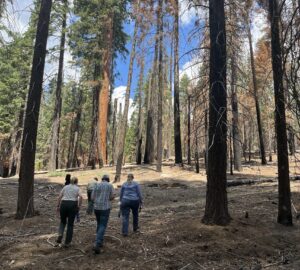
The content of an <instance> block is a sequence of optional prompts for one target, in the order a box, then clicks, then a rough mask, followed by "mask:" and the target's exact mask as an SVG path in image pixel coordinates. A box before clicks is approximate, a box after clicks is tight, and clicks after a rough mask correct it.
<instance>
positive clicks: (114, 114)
mask: <svg viewBox="0 0 300 270" xmlns="http://www.w3.org/2000/svg"><path fill="white" fill-rule="evenodd" d="M117 113H118V99H117V98H116V99H115V100H114V112H113V123H112V140H111V157H112V160H111V165H114V156H115V148H116V145H115V144H116V134H117Z"/></svg>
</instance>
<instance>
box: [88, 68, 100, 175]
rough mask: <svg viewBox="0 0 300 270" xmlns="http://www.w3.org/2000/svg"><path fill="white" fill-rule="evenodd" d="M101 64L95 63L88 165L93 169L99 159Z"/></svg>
mask: <svg viewBox="0 0 300 270" xmlns="http://www.w3.org/2000/svg"><path fill="white" fill-rule="evenodd" d="M100 70H101V67H100V64H95V67H94V81H95V83H96V85H95V86H94V88H93V112H92V125H91V140H90V147H89V157H88V166H91V167H92V169H95V168H96V163H97V161H98V160H99V156H100V155H99V143H98V140H99V136H98V123H99V121H98V116H99V93H100V78H99V76H100Z"/></svg>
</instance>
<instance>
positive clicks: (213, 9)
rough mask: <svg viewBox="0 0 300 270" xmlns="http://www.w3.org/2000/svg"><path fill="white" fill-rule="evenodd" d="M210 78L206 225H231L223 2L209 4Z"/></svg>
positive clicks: (219, 0)
mask: <svg viewBox="0 0 300 270" xmlns="http://www.w3.org/2000/svg"><path fill="white" fill-rule="evenodd" d="M209 26H210V27H209V30H210V74H209V84H210V92H209V149H208V168H207V191H206V205H205V214H204V217H203V219H202V221H203V222H204V223H205V224H218V225H226V224H228V223H229V222H230V219H231V218H230V216H229V213H228V201H227V191H226V182H227V179H226V167H227V166H226V160H227V157H226V155H227V144H226V135H227V101H226V98H227V96H226V30H225V13H224V0H210V1H209Z"/></svg>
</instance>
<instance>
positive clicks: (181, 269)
mask: <svg viewBox="0 0 300 270" xmlns="http://www.w3.org/2000/svg"><path fill="white" fill-rule="evenodd" d="M190 265H191V263H189V264H187V265H186V266H183V267H182V268H180V269H179V270H183V269H185V268H187V267H189V266H190Z"/></svg>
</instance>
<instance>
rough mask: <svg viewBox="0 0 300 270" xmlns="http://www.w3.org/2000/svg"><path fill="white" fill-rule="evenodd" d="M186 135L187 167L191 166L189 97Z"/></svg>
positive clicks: (189, 100) (189, 98) (189, 99)
mask: <svg viewBox="0 0 300 270" xmlns="http://www.w3.org/2000/svg"><path fill="white" fill-rule="evenodd" d="M187 117H188V124H187V129H188V134H187V137H188V138H187V163H188V165H191V164H192V161H191V95H188V115H187Z"/></svg>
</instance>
